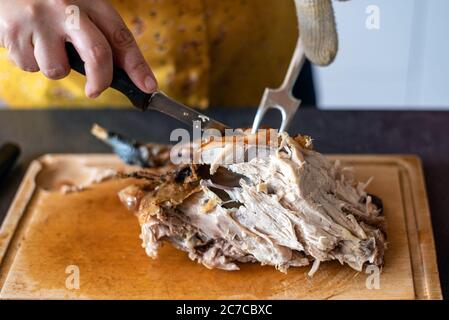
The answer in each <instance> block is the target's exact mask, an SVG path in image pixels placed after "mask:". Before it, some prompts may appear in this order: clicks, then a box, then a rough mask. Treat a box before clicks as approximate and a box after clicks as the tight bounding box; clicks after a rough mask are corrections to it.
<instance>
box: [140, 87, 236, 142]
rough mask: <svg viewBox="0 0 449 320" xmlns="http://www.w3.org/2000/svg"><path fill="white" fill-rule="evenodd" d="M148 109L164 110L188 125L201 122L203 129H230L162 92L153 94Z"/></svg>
mask: <svg viewBox="0 0 449 320" xmlns="http://www.w3.org/2000/svg"><path fill="white" fill-rule="evenodd" d="M147 109H151V110H156V111H159V112H162V113H164V114H166V115H169V116H171V117H173V118H175V119H178V120H179V121H181V122H184V123H186V124H188V125H192V124H194V126H197V125H198V124H200V126H201V130H206V129H217V130H219V131H220V132H221V133H224V132H225V130H226V129H229V127H228V126H226V125H224V124H223V123H221V122H219V121H217V120H214V119H211V118H210V117H208V116H206V115H204V114H202V113H200V112H198V111H196V110H194V109H192V108H189V107H187V106H185V105H183V104H181V103H179V102H177V101H175V100H173V99H172V98H170V97H168V96H167V95H165V94H164V93H162V92H155V93H153V94H152V95H151V98H150V99H149V101H148V106H147Z"/></svg>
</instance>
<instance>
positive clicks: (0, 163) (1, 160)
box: [0, 143, 20, 182]
mask: <svg viewBox="0 0 449 320" xmlns="http://www.w3.org/2000/svg"><path fill="white" fill-rule="evenodd" d="M19 155H20V148H19V147H18V146H17V145H15V144H13V143H5V144H4V145H3V146H2V147H1V148H0V182H1V181H3V179H4V178H5V177H6V175H7V174H8V172H9V171H10V170H11V169H12V167H13V166H14V163H15V162H16V160H17V158H18V157H19Z"/></svg>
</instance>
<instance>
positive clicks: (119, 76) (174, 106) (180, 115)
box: [66, 42, 229, 133]
mask: <svg viewBox="0 0 449 320" xmlns="http://www.w3.org/2000/svg"><path fill="white" fill-rule="evenodd" d="M66 51H67V56H68V58H69V64H70V67H71V68H72V69H73V70H75V71H76V72H78V73H80V74H82V75H84V76H85V75H86V71H85V69H84V61H83V60H82V59H81V57H80V56H79V54H78V52H77V51H76V49H75V47H74V46H73V45H72V44H71V43H69V42H67V43H66ZM111 88H114V89H116V90H118V91H120V92H121V93H123V94H124V95H125V96H127V97H128V99H129V100H130V101H131V102H132V104H133V105H134V106H135V107H136V108H138V109H140V110H142V111H146V110H155V111H158V112H161V113H164V114H166V115H168V116H170V117H172V118H175V119H177V120H179V121H182V122H183V123H186V124H187V125H189V126H198V127H200V129H201V130H202V131H204V130H206V129H216V130H219V131H220V132H221V133H224V132H225V130H226V129H228V128H229V127H228V126H226V125H224V124H223V123H221V122H219V121H217V120H214V119H212V118H210V117H208V116H206V115H204V114H202V113H200V112H198V111H196V110H194V109H192V108H189V107H187V106H185V105H183V104H182V103H179V102H177V101H175V100H173V99H172V98H170V97H168V96H167V95H165V94H164V93H162V92H160V91H158V92H155V93H152V94H148V93H146V92H143V91H142V90H140V89H139V88H138V87H137V86H136V85H135V84H134V83H133V82H132V80H131V79H130V78H129V76H128V74H127V73H126V72H125V71H124V70H122V69H120V68H118V67H117V66H114V70H113V78H112V83H111Z"/></svg>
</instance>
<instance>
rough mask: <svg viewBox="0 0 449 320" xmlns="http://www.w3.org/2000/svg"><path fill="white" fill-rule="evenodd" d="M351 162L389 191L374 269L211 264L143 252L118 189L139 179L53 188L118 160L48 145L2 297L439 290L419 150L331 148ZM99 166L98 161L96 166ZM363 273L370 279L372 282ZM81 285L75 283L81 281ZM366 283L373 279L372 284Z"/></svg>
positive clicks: (431, 295)
mask: <svg viewBox="0 0 449 320" xmlns="http://www.w3.org/2000/svg"><path fill="white" fill-rule="evenodd" d="M331 158H333V159H335V158H339V159H341V160H342V162H343V163H344V164H345V165H349V166H353V167H354V169H355V172H356V176H357V178H358V179H360V180H367V179H368V178H370V177H371V176H373V177H374V181H373V182H372V184H371V185H370V186H369V188H368V191H369V192H371V193H373V194H376V195H378V196H379V197H380V198H382V199H383V201H384V206H385V216H386V220H387V234H388V250H387V252H386V256H385V266H384V268H383V270H382V273H381V275H380V276H379V278H378V280H379V288H378V289H376V288H373V283H375V282H373V279H374V280H375V278H369V277H370V276H371V275H372V274H367V273H366V272H356V271H354V270H352V269H351V268H349V267H348V266H341V265H339V264H338V263H336V262H330V263H322V264H321V267H320V269H319V270H318V272H317V273H316V274H315V275H314V276H313V278H309V277H308V276H307V272H308V271H309V268H291V269H289V271H288V274H283V273H281V272H278V271H276V270H275V269H274V268H272V267H268V266H265V267H262V266H260V265H256V264H246V265H241V270H240V271H234V272H226V271H221V270H208V269H206V268H205V267H203V266H201V265H199V264H197V263H195V262H192V261H191V260H189V259H188V257H187V255H186V254H185V253H183V252H180V251H177V250H175V249H173V248H172V247H171V246H170V245H165V246H164V247H163V249H162V250H161V253H160V256H159V258H158V259H156V260H152V259H151V258H149V257H147V256H146V255H145V252H144V250H143V248H142V247H141V240H140V239H139V233H140V229H139V226H138V222H137V219H136V218H135V217H134V215H133V214H131V213H130V212H128V211H127V210H126V209H125V208H124V207H123V206H122V205H121V203H120V202H119V200H118V197H117V192H118V191H119V190H120V189H121V188H123V187H125V186H127V185H129V184H130V183H132V182H133V181H130V180H129V179H128V180H121V181H107V182H102V183H99V184H96V185H94V186H92V187H90V188H88V189H86V190H84V191H81V192H75V193H70V194H62V193H60V192H57V191H51V190H52V188H53V187H54V186H55V185H57V184H59V183H60V182H61V180H63V181H65V182H68V181H71V182H74V183H82V179H81V176H83V175H84V176H86V175H87V176H88V175H89V174H90V173H92V172H94V171H95V170H97V168H100V169H98V170H103V169H105V168H108V167H111V168H116V167H119V166H122V165H121V163H120V161H119V160H118V159H117V158H116V157H115V156H112V155H47V156H45V157H42V158H41V159H39V160H36V161H34V162H33V163H32V164H31V166H30V168H29V170H28V173H27V174H26V176H25V178H24V181H23V183H22V185H21V187H20V189H19V191H18V193H17V195H16V198H15V200H14V202H13V204H12V206H11V208H10V210H9V212H8V215H7V217H6V220H5V221H4V223H3V226H2V228H1V231H0V289H1V291H0V298H2V299H66V298H78V299H104V298H106V299H122V298H123V299H216V298H220V299H240V298H245V299H441V289H440V283H439V276H438V269H437V264H436V255H435V247H434V240H433V233H432V227H431V222H430V214H429V209H428V204H427V196H426V190H425V185H424V179H423V173H422V169H421V163H420V160H419V159H418V158H416V157H414V156H369V155H367V156H352V155H346V156H332V157H331ZM92 170H93V171H92ZM367 282H368V283H369V284H371V286H367ZM78 285H79V288H78ZM368 287H369V288H368Z"/></svg>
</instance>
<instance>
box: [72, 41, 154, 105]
mask: <svg viewBox="0 0 449 320" xmlns="http://www.w3.org/2000/svg"><path fill="white" fill-rule="evenodd" d="M65 48H66V51H67V56H68V58H69V63H70V67H71V68H72V69H73V70H75V71H76V72H78V73H81V74H82V75H86V70H85V69H84V61H83V60H82V59H81V57H80V56H79V54H78V52H77V51H76V49H75V47H74V46H73V44H71V43H69V42H66V45H65ZM111 88H114V89H116V90H118V91H120V92H121V93H123V94H124V95H125V96H127V97H128V99H129V100H131V102H132V104H133V105H134V106H135V107H137V108H139V109H140V110H144V111H145V110H146V109H147V106H148V101H149V100H150V99H151V94H148V93H145V92H143V91H142V90H140V89H139V88H138V87H137V86H136V85H135V84H134V82H132V80H131V79H130V78H129V76H128V74H127V73H126V72H125V71H124V70H123V69H120V68H118V67H116V66H114V73H113V77H112V83H111Z"/></svg>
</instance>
